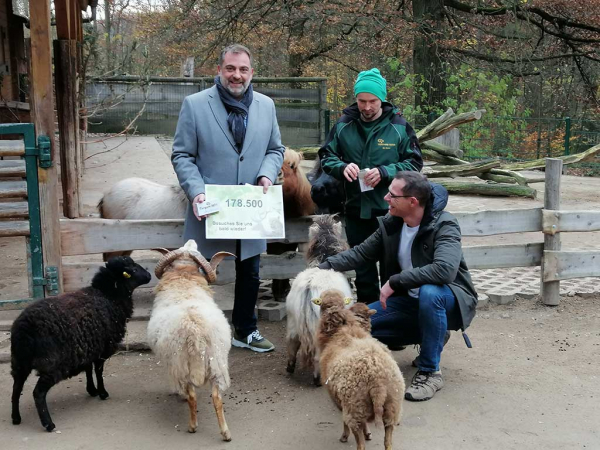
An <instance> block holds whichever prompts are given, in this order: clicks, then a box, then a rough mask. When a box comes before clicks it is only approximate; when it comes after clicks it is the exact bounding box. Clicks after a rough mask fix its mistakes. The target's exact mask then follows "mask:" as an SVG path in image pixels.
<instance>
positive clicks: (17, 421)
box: [12, 416, 21, 425]
mask: <svg viewBox="0 0 600 450" xmlns="http://www.w3.org/2000/svg"><path fill="white" fill-rule="evenodd" d="M12 423H13V425H19V424H20V423H21V416H13V418H12Z"/></svg>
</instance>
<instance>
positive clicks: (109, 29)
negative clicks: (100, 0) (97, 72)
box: [104, 0, 114, 75]
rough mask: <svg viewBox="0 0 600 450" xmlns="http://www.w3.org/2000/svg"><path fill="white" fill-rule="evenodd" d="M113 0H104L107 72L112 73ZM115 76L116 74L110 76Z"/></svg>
mask: <svg viewBox="0 0 600 450" xmlns="http://www.w3.org/2000/svg"><path fill="white" fill-rule="evenodd" d="M110 3H111V0H104V32H105V33H106V71H107V72H112V70H113V69H114V62H113V52H112V48H111V47H112V45H111V40H110V35H111V34H112V22H111V14H112V12H111V10H110ZM110 75H114V74H110Z"/></svg>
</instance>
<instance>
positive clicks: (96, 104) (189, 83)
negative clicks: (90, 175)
mask: <svg viewBox="0 0 600 450" xmlns="http://www.w3.org/2000/svg"><path fill="white" fill-rule="evenodd" d="M213 83H214V82H213V78H212V77H210V78H209V77H204V78H162V77H151V78H144V79H142V78H139V77H131V76H128V77H113V78H108V79H103V80H92V81H90V82H89V83H88V84H87V86H86V107H87V110H88V129H89V131H90V132H92V133H119V132H121V131H123V130H125V129H128V127H129V129H134V128H135V130H136V132H137V133H138V134H142V135H165V136H173V135H174V134H175V128H176V126H177V119H178V117H179V111H180V109H181V104H182V102H183V99H184V98H185V97H186V96H188V95H191V94H195V93H197V92H200V91H202V90H204V89H207V88H210V87H212V86H213ZM252 84H253V86H254V89H255V90H256V91H257V92H260V93H262V94H265V95H267V96H269V97H270V98H272V99H273V101H274V102H275V107H276V110H277V120H278V122H279V128H280V130H281V135H282V142H283V144H284V145H287V146H291V147H298V146H315V145H319V144H320V143H321V142H322V141H323V140H324V138H325V133H326V132H327V129H328V127H329V124H328V122H327V120H328V119H329V115H328V114H327V113H326V93H327V86H326V78H254V79H253V80H252ZM132 122H133V123H132Z"/></svg>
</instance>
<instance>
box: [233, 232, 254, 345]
mask: <svg viewBox="0 0 600 450" xmlns="http://www.w3.org/2000/svg"><path fill="white" fill-rule="evenodd" d="M236 253H237V254H238V255H240V253H241V252H240V250H239V241H238V244H237V252H236ZM259 271H260V255H256V256H251V257H250V258H247V259H245V260H243V261H240V260H239V256H238V258H236V260H235V291H234V292H235V294H234V300H233V313H232V316H231V322H232V323H233V328H234V329H235V332H236V333H237V335H238V336H239V337H240V338H243V337H245V336H248V335H249V334H251V333H253V332H254V331H256V314H255V312H254V309H255V308H256V300H257V299H258V288H259V287H260V276H259Z"/></svg>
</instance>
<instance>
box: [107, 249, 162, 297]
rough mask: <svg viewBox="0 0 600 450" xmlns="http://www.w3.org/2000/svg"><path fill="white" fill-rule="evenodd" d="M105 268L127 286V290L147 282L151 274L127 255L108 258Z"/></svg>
mask: <svg viewBox="0 0 600 450" xmlns="http://www.w3.org/2000/svg"><path fill="white" fill-rule="evenodd" d="M106 268H107V269H108V270H110V272H111V273H112V274H113V276H114V277H115V278H116V279H117V280H120V282H121V283H122V284H124V285H125V286H127V288H128V289H129V291H133V290H134V289H135V288H136V287H138V286H142V285H144V284H148V283H149V282H150V279H151V278H152V276H151V275H150V272H148V271H147V270H146V269H144V268H143V267H142V266H140V265H139V264H137V263H136V262H135V261H134V260H133V259H131V258H130V257H129V256H116V257H114V258H110V259H109V260H108V261H107V263H106Z"/></svg>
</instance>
